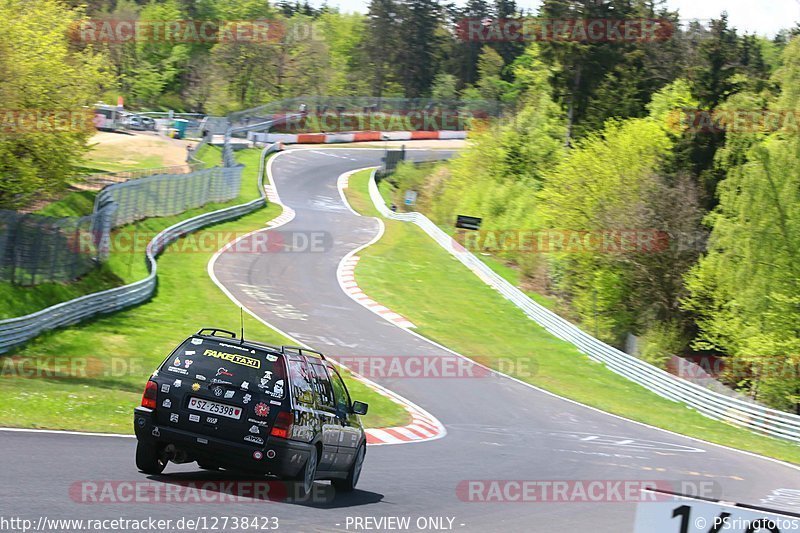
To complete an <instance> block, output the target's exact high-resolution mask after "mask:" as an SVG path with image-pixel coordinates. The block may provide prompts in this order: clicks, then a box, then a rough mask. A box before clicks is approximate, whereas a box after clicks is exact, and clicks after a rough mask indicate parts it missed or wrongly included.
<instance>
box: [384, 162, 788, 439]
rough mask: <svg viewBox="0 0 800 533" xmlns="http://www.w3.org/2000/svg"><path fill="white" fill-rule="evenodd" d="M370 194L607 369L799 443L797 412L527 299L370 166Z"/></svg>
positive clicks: (706, 410) (674, 398) (393, 216)
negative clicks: (686, 370)
mask: <svg viewBox="0 0 800 533" xmlns="http://www.w3.org/2000/svg"><path fill="white" fill-rule="evenodd" d="M369 194H370V198H371V199H372V202H373V203H374V204H375V207H376V208H377V209H378V211H379V212H380V213H381V215H383V216H384V217H386V218H390V219H394V220H402V221H406V222H413V223H414V224H416V225H417V226H419V227H420V228H422V230H423V231H425V233H427V234H428V235H429V236H430V237H431V238H433V239H434V240H435V241H436V242H437V243H438V244H439V245H440V246H442V247H443V248H445V249H446V250H448V251H449V252H450V253H451V254H452V255H453V256H455V257H456V258H457V259H458V260H459V261H461V263H463V264H464V265H465V266H466V267H467V268H469V269H470V270H472V272H474V273H475V274H476V275H477V276H478V277H479V278H480V279H481V280H483V281H484V282H485V283H486V284H488V285H489V286H491V287H492V288H494V289H495V290H497V291H498V292H499V293H500V294H501V295H502V296H503V297H505V298H506V299H507V300H509V301H510V302H511V303H513V304H514V305H516V306H517V307H519V308H520V309H521V310H522V311H523V312H524V313H525V314H526V315H527V316H528V317H529V318H530V319H532V320H533V321H534V322H536V323H537V324H539V325H540V326H542V327H543V328H545V329H546V330H547V331H549V332H550V333H551V334H552V335H554V336H556V337H558V338H559V339H561V340H564V341H566V342H569V343H571V344H573V345H574V346H576V347H577V348H578V349H579V350H580V351H581V352H583V353H585V354H586V355H588V356H589V357H590V358H591V359H593V360H595V361H598V362H602V363H604V364H605V365H606V367H608V368H609V369H610V370H611V371H613V372H615V373H617V374H619V375H621V376H624V377H626V378H628V379H630V380H631V381H633V382H635V383H637V384H639V385H641V386H643V387H645V388H646V389H648V390H650V391H652V392H654V393H656V394H658V395H659V396H662V397H664V398H667V399H669V400H672V401H675V402H681V403H684V404H686V405H688V406H689V407H692V408H694V409H696V410H697V411H698V412H700V413H702V414H704V415H706V416H709V417H711V418H715V419H718V420H723V421H725V422H729V423H731V424H735V425H737V426H742V427H746V428H748V429H751V430H753V431H757V432H759V433H764V434H767V435H770V436H773V437H779V438H782V439H787V440H790V441H794V442H796V443H800V416H798V415H794V414H791V413H786V412H783V411H778V410H776V409H770V408H768V407H763V406H760V405H755V404H751V403H748V402H745V401H743V400H740V399H738V398H731V397H728V396H725V395H723V394H719V393H717V392H714V391H711V390H708V389H705V388H703V387H701V386H699V385H696V384H694V383H691V382H688V381H685V380H682V379H680V378H678V377H676V376H673V375H672V374H669V373H668V372H665V371H664V370H661V369H660V368H658V367H655V366H653V365H651V364H649V363H646V362H644V361H642V360H641V359H638V358H636V357H633V356H632V355H629V354H626V353H624V352H622V351H620V350H617V349H616V348H614V347H613V346H609V345H608V344H606V343H604V342H602V341H600V340H598V339H595V338H594V337H592V336H591V335H589V334H588V333H586V332H584V331H582V330H581V329H580V328H578V327H577V326H575V325H574V324H572V323H570V322H569V321H567V320H565V319H563V318H562V317H560V316H558V315H557V314H555V313H553V312H552V311H550V310H548V309H545V308H544V307H542V306H541V305H539V304H537V303H536V302H534V301H533V300H531V299H530V298H529V297H528V296H527V295H526V294H525V293H523V292H522V291H520V290H519V289H517V288H516V287H515V286H514V285H512V284H511V283H509V282H508V281H506V280H505V279H503V278H502V277H501V276H499V275H498V274H496V273H495V272H494V271H493V270H492V269H491V268H489V267H488V266H486V264H485V263H484V262H483V261H481V260H480V259H478V258H477V257H475V256H474V255H473V254H472V253H471V252H469V251H468V250H466V249H465V248H464V247H463V246H461V245H460V244H458V243H457V242H456V241H455V240H453V238H452V237H450V236H449V235H448V234H447V233H445V232H444V231H442V229H441V228H439V227H438V226H437V225H436V224H434V223H433V222H432V221H431V220H430V219H429V218H428V217H426V216H425V215H423V214H422V213H394V212H392V211H391V210H390V209H388V208H387V207H386V203H385V202H384V200H383V198H382V197H381V194H380V192H379V190H378V185H377V183H376V181H375V172H374V171H373V173H372V178H371V179H370V182H369Z"/></svg>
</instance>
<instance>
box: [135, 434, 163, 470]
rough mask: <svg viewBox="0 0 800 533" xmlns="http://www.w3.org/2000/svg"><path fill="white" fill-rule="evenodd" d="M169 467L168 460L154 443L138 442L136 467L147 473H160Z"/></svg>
mask: <svg viewBox="0 0 800 533" xmlns="http://www.w3.org/2000/svg"><path fill="white" fill-rule="evenodd" d="M166 467H167V460H166V459H165V458H164V457H162V455H161V450H159V449H158V447H157V446H156V445H154V444H146V443H143V442H137V443H136V468H138V469H139V470H141V471H142V472H144V473H145V474H150V475H158V474H160V473H161V472H163V471H164V468H166Z"/></svg>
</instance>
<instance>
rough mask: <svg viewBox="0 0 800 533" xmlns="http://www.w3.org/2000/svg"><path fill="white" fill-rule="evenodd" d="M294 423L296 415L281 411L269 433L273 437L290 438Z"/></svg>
mask: <svg viewBox="0 0 800 533" xmlns="http://www.w3.org/2000/svg"><path fill="white" fill-rule="evenodd" d="M293 423H294V415H293V414H292V413H289V412H286V411H281V412H280V413H278V417H277V418H276V419H275V424H274V425H273V426H272V429H271V430H270V432H269V434H270V435H272V436H273V437H280V438H282V439H288V438H289V435H290V434H291V433H292V424H293Z"/></svg>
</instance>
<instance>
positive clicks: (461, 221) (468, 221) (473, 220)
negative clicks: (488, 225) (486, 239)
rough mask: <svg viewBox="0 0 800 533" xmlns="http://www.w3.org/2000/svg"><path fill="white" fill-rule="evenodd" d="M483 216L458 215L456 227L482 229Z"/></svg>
mask: <svg viewBox="0 0 800 533" xmlns="http://www.w3.org/2000/svg"><path fill="white" fill-rule="evenodd" d="M481 222H483V219H482V218H478V217H470V216H467V215H458V218H457V219H456V227H457V228H463V229H472V230H479V229H481Z"/></svg>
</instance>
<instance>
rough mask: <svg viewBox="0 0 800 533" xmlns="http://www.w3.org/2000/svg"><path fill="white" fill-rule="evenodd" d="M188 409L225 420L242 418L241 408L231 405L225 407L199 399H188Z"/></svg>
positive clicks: (221, 404)
mask: <svg viewBox="0 0 800 533" xmlns="http://www.w3.org/2000/svg"><path fill="white" fill-rule="evenodd" d="M189 409H193V410H195V411H202V412H203V413H212V414H215V415H219V416H224V417H227V418H234V419H236V420H239V419H240V418H241V417H242V408H241V407H233V406H231V405H225V404H224V403H217V402H211V401H209V400H201V399H200V398H190V399H189Z"/></svg>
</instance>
